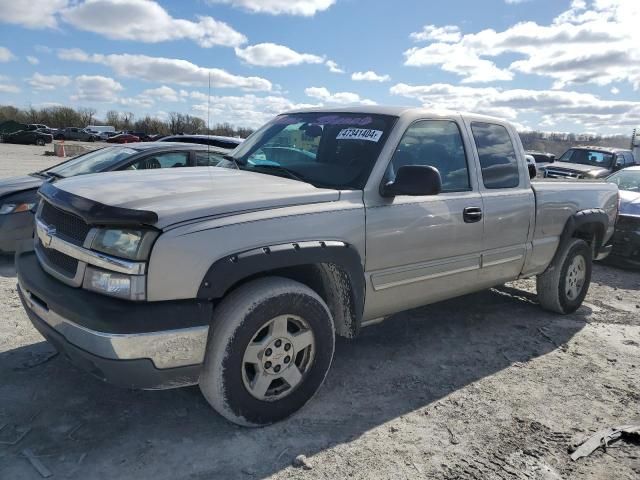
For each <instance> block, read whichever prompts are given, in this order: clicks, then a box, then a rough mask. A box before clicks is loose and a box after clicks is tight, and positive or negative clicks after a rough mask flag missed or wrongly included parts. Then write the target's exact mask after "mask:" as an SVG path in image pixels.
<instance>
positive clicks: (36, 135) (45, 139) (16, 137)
mask: <svg viewBox="0 0 640 480" xmlns="http://www.w3.org/2000/svg"><path fill="white" fill-rule="evenodd" d="M2 141H3V142H4V143H22V144H24V145H45V144H46V143H51V142H52V141H53V136H52V135H51V134H49V133H45V132H41V131H39V130H18V131H17V132H13V133H4V134H2Z"/></svg>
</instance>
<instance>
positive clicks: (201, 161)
mask: <svg viewBox="0 0 640 480" xmlns="http://www.w3.org/2000/svg"><path fill="white" fill-rule="evenodd" d="M223 160H224V158H223V157H222V155H221V154H219V153H214V152H196V167H215V166H216V165H218V163H220V162H221V161H223Z"/></svg>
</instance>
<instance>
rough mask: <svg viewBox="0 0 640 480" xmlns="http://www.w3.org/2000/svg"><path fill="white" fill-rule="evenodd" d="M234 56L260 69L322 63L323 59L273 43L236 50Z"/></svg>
mask: <svg viewBox="0 0 640 480" xmlns="http://www.w3.org/2000/svg"><path fill="white" fill-rule="evenodd" d="M235 51H236V55H237V56H238V57H240V58H241V59H242V60H244V61H245V62H247V63H248V64H250V65H258V66H260V67H288V66H290V65H300V64H301V63H323V62H324V58H322V57H320V56H318V55H312V54H310V53H298V52H296V51H295V50H292V49H290V48H289V47H285V46H284V45H277V44H275V43H259V44H257V45H250V46H248V47H245V48H236V49H235Z"/></svg>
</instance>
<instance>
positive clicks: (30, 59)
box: [26, 55, 40, 65]
mask: <svg viewBox="0 0 640 480" xmlns="http://www.w3.org/2000/svg"><path fill="white" fill-rule="evenodd" d="M26 59H27V62H29V63H30V64H31V65H38V64H39V63H40V60H38V57H34V56H32V55H27V56H26Z"/></svg>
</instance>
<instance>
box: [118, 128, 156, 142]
mask: <svg viewBox="0 0 640 480" xmlns="http://www.w3.org/2000/svg"><path fill="white" fill-rule="evenodd" d="M123 133H129V134H131V135H133V136H135V137H138V138H139V139H140V141H141V142H151V141H153V138H152V137H151V135H148V134H146V133H144V132H136V131H134V130H129V131H127V132H123Z"/></svg>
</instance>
